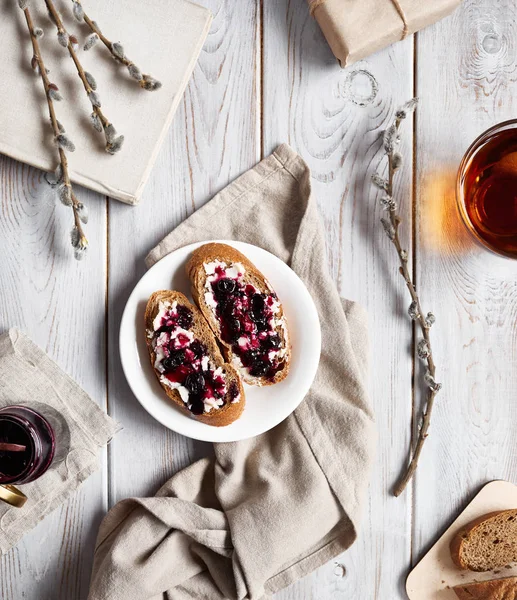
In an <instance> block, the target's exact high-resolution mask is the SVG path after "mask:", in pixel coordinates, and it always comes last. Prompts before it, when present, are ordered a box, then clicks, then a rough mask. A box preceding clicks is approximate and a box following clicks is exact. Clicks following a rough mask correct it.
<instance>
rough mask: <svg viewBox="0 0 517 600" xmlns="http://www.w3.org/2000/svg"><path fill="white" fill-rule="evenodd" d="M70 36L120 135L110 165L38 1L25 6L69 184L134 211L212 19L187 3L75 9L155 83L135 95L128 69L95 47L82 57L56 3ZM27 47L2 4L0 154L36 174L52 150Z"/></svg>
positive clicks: (52, 160) (127, 2) (169, 0)
mask: <svg viewBox="0 0 517 600" xmlns="http://www.w3.org/2000/svg"><path fill="white" fill-rule="evenodd" d="M55 4H56V7H57V8H58V9H59V10H60V11H61V13H62V16H63V20H64V22H65V25H66V26H67V28H68V31H69V33H70V34H71V35H75V36H76V37H77V38H78V39H79V43H80V50H79V57H80V59H81V62H82V64H83V67H84V69H85V70H86V71H89V72H90V73H91V74H92V75H93V76H94V77H95V79H96V80H97V85H98V88H97V91H98V93H99V95H100V98H101V101H102V110H103V111H104V113H105V115H106V117H107V118H108V119H109V120H110V121H111V122H112V123H113V124H114V125H115V127H116V129H117V132H118V133H120V134H123V135H124V136H125V142H124V147H123V149H122V150H121V152H119V153H118V154H116V155H115V156H111V155H109V154H107V153H106V152H105V150H104V145H105V142H104V136H103V134H100V133H98V132H96V131H95V130H94V129H93V127H92V126H91V124H90V122H89V115H90V113H91V112H92V111H91V104H90V102H89V100H88V98H87V97H86V94H85V92H84V88H83V87H82V84H81V81H80V80H79V77H78V76H77V72H76V70H75V67H74V64H73V62H72V59H71V58H70V56H69V54H68V50H67V49H66V48H63V47H61V46H60V45H59V44H58V43H57V38H56V29H55V26H54V25H53V24H52V23H51V21H50V19H49V17H48V15H47V13H46V11H45V8H44V6H45V3H44V2H43V0H31V3H30V6H31V11H32V14H33V17H34V22H35V25H36V26H39V27H41V28H43V29H44V31H45V36H44V38H43V39H42V40H40V45H41V51H42V54H43V58H44V61H45V63H46V66H47V67H48V68H50V70H51V73H50V75H49V77H50V80H51V81H52V82H55V83H56V84H57V85H58V87H59V90H60V92H61V93H62V95H63V97H64V99H63V101H62V102H57V103H56V112H57V117H58V119H59V120H60V121H61V122H62V123H63V125H64V127H65V128H66V131H67V134H68V135H69V137H70V138H71V139H72V141H73V142H74V143H75V146H76V151H75V152H74V153H73V154H72V153H70V154H69V163H70V169H71V177H72V181H73V182H75V183H78V184H80V185H84V186H85V187H88V188H91V189H92V190H95V191H97V192H100V193H102V194H106V195H108V196H111V197H112V198H117V199H118V200H121V201H122V202H127V203H128V204H136V203H137V202H138V200H139V198H140V196H141V194H142V190H143V187H144V185H145V182H146V180H147V178H148V176H149V173H150V171H151V168H152V166H153V163H154V161H155V159H156V156H157V153H158V150H159V148H160V145H161V143H162V141H163V139H164V137H165V134H166V133H167V130H168V128H169V126H170V124H171V122H172V118H173V116H174V113H175V111H176V109H177V107H178V104H179V102H180V100H181V97H182V94H183V92H184V90H185V87H186V85H187V83H188V80H189V78H190V75H191V73H192V70H193V68H194V65H195V63H196V60H197V58H198V56H199V53H200V52H201V48H202V46H203V43H204V41H205V39H206V36H207V35H208V31H209V28H210V23H211V20H212V15H211V13H210V11H208V10H207V9H205V8H203V7H201V6H198V5H196V4H193V3H191V2H188V1H187V0H145V2H142V0H118V1H115V0H83V6H84V9H85V11H86V12H87V14H88V15H89V16H90V17H91V18H92V19H93V20H95V21H97V23H98V25H99V27H100V28H101V30H102V32H103V33H104V34H105V35H106V36H107V37H108V38H109V39H111V40H112V41H113V42H117V41H120V42H121V43H122V45H123V46H124V49H125V52H126V55H127V56H128V57H129V58H130V59H131V60H132V61H133V62H134V63H135V64H136V65H137V66H138V67H140V69H141V70H142V72H144V73H149V74H151V75H152V76H153V77H155V78H156V79H159V80H160V81H161V82H162V84H163V87H162V88H161V89H160V90H158V91H155V92H147V91H144V90H142V89H141V88H140V86H139V84H138V82H137V81H135V80H133V79H130V77H129V74H128V72H127V69H126V68H125V67H123V66H122V65H119V64H118V63H117V62H115V61H114V60H113V59H112V58H111V56H110V54H109V52H108V50H107V49H106V48H105V46H104V45H103V44H101V43H100V42H99V43H97V45H96V46H94V47H93V48H92V49H91V50H89V51H88V52H84V51H83V49H82V46H83V42H84V40H85V38H86V37H87V35H88V34H89V33H90V32H89V29H88V27H87V26H86V25H85V24H84V23H79V22H77V21H76V20H75V19H74V18H73V16H72V12H71V8H72V2H71V1H70V0H55ZM32 54H33V53H32V46H31V42H30V38H29V36H28V31H27V26H26V23H25V18H24V14H23V12H22V11H21V10H20V9H19V8H18V4H17V2H16V0H12V1H9V2H3V3H2V35H1V36H0V57H1V58H2V69H1V72H2V84H1V85H0V152H1V153H3V154H6V155H7V156H10V157H13V158H15V159H17V160H20V161H22V162H25V163H28V164H30V165H33V166H35V167H38V168H40V169H43V170H45V171H53V170H54V169H55V168H56V166H57V151H56V149H55V146H54V144H53V136H52V130H51V127H50V125H49V120H48V110H47V105H46V100H45V95H44V91H43V85H42V83H41V79H40V77H39V76H37V75H36V74H35V73H34V72H33V70H32V69H31V66H30V62H31V58H32Z"/></svg>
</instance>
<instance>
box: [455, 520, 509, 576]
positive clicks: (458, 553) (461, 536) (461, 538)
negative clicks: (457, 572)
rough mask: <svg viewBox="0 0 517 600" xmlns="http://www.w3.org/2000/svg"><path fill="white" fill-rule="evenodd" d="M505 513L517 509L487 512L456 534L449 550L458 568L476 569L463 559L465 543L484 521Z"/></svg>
mask: <svg viewBox="0 0 517 600" xmlns="http://www.w3.org/2000/svg"><path fill="white" fill-rule="evenodd" d="M504 513H508V514H510V513H514V514H517V510H516V509H508V510H495V511H493V512H489V513H486V514H484V515H481V516H480V517H478V518H477V519H474V520H473V521H471V522H470V523H467V525H465V526H464V527H462V528H461V529H460V530H459V531H458V532H457V533H456V535H455V536H454V537H453V538H452V540H451V543H450V545H449V550H450V553H451V558H452V561H453V562H454V564H455V565H456V566H457V567H458V568H460V569H462V570H471V571H473V570H474V569H471V568H470V567H469V565H468V564H467V563H465V562H464V561H463V560H462V554H463V553H462V550H463V546H464V544H465V543H466V542H467V541H468V538H469V536H470V535H471V534H472V533H473V532H474V531H475V529H476V528H477V527H479V526H480V525H483V524H484V523H486V521H488V520H490V519H492V518H494V517H497V516H499V515H502V514H504Z"/></svg>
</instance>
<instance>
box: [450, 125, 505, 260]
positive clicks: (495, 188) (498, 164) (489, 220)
mask: <svg viewBox="0 0 517 600" xmlns="http://www.w3.org/2000/svg"><path fill="white" fill-rule="evenodd" d="M458 200H459V202H460V208H461V209H462V213H463V217H464V219H465V221H466V223H467V226H468V227H469V229H471V230H472V232H473V233H474V234H475V235H476V237H477V238H478V239H479V241H481V242H482V243H484V244H485V245H486V246H488V247H489V248H490V249H492V250H493V251H495V252H497V253H499V254H503V255H506V256H511V257H515V258H517V123H514V122H512V123H506V124H502V125H499V126H496V127H494V128H492V129H490V130H489V131H487V132H486V133H485V134H483V135H482V136H481V137H480V138H479V139H478V140H477V141H476V142H475V143H474V144H473V145H472V147H471V148H470V149H469V151H468V152H467V155H466V156H465V159H464V161H463V163H462V166H461V168H460V174H459V179H458ZM461 205H462V206H461Z"/></svg>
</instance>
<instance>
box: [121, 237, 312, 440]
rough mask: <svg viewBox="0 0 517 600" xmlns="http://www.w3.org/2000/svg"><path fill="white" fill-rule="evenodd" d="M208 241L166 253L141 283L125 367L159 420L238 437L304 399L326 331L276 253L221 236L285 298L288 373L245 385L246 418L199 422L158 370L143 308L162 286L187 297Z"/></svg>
mask: <svg viewBox="0 0 517 600" xmlns="http://www.w3.org/2000/svg"><path fill="white" fill-rule="evenodd" d="M205 243H207V242H200V243H195V244H190V245H189V246H185V247H184V248H180V249H179V250H176V251H175V252H172V253H171V254H169V255H167V256H165V257H164V258H162V259H161V260H160V261H159V262H157V263H156V264H155V265H154V266H153V267H152V268H151V269H149V271H147V273H146V274H145V275H144V276H143V277H142V279H140V281H139V282H138V283H137V284H136V287H135V289H134V290H133V292H132V293H131V296H130V297H129V300H128V301H127V304H126V308H125V309H124V314H123V315H122V321H121V324H120V357H121V360H122V368H123V370H124V374H125V376H126V379H127V381H128V383H129V386H130V387H131V389H132V391H133V393H134V394H135V396H136V397H137V398H138V400H139V402H140V404H141V405H142V406H143V407H144V408H145V409H146V410H147V411H148V412H149V413H150V414H151V415H152V416H153V417H154V418H155V419H156V420H157V421H159V422H160V423H162V424H163V425H165V427H168V428H169V429H172V430H174V431H177V432H178V433H181V434H182V435H185V436H187V437H190V438H194V439H196V440H203V441H207V442H234V441H237V440H243V439H246V438H250V437H253V436H255V435H258V434H260V433H264V431H268V430H269V429H271V428H272V427H274V426H275V425H278V423H280V422H281V421H283V420H284V419H285V418H286V417H288V416H289V415H290V414H291V413H292V412H293V410H294V409H295V408H296V407H297V406H298V404H300V402H301V401H302V400H303V398H304V396H305V395H306V394H307V392H308V391H309V388H310V386H311V384H312V381H313V379H314V377H315V375H316V371H317V369H318V363H319V359H320V350H321V331H320V323H319V319H318V313H317V310H316V307H315V305H314V302H313V300H312V298H311V296H310V294H309V292H308V291H307V288H306V287H305V285H304V284H303V282H302V281H301V279H300V278H299V277H298V276H297V275H296V274H295V273H294V271H292V270H291V269H290V268H289V267H288V266H287V265H286V264H285V263H283V262H282V261H281V260H280V259H278V258H277V257H276V256H274V255H273V254H270V253H269V252H266V251H265V250H262V248H257V247H256V246H252V245H250V244H245V243H243V242H230V241H221V243H224V244H228V245H230V246H233V247H234V248H237V250H240V252H242V253H243V254H245V255H246V256H247V257H248V258H249V260H251V262H253V263H254V264H255V266H256V267H257V268H258V269H259V270H260V271H261V272H262V273H263V274H264V275H265V277H267V279H269V281H270V283H271V285H272V286H273V289H274V290H275V292H276V293H277V295H278V297H279V299H280V301H281V302H282V305H283V308H284V313H285V315H286V318H287V324H288V328H289V333H290V336H291V343H292V355H291V369H290V371H289V375H288V376H287V377H286V379H284V381H281V382H280V383H277V384H275V385H273V386H267V387H262V388H260V387H257V386H249V385H246V384H245V385H244V388H245V393H246V405H245V408H244V412H243V413H242V415H241V417H240V418H239V419H237V421H234V422H233V423H232V424H231V425H227V426H226V427H214V426H212V425H206V424H205V423H200V422H199V421H197V420H195V419H194V418H192V417H190V416H189V415H188V414H187V413H186V412H183V411H182V410H181V409H180V408H179V407H177V406H176V405H175V404H173V403H172V402H171V401H170V400H169V398H168V397H167V395H166V394H165V392H164V391H163V389H162V387H161V386H160V384H159V383H158V379H157V378H156V375H155V373H154V370H153V368H152V366H151V362H150V360H149V354H148V350H147V345H146V341H145V325H144V313H145V306H146V304H147V300H148V299H149V296H150V295H151V294H152V293H153V292H156V291H157V290H176V291H178V292H182V293H183V294H185V295H186V296H187V297H188V298H190V299H191V298H192V296H191V293H190V282H189V280H188V278H187V275H186V273H185V264H186V262H187V260H188V259H189V257H190V255H191V254H192V252H193V251H194V250H195V249H196V248H198V247H199V246H202V245H203V244H205Z"/></svg>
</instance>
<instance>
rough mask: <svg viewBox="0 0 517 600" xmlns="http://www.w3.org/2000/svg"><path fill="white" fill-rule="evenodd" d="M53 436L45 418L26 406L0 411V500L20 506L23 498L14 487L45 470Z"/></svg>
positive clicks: (24, 500) (39, 475)
mask: <svg viewBox="0 0 517 600" xmlns="http://www.w3.org/2000/svg"><path fill="white" fill-rule="evenodd" d="M54 453H55V437H54V432H53V430H52V427H51V426H50V423H49V422H48V421H47V419H46V418H45V417H44V416H43V415H42V414H40V413H39V412H36V411H35V410H32V409H31V408H29V407H27V406H18V405H15V406H6V407H4V408H2V409H0V500H3V501H4V502H7V503H8V504H11V505H12V506H17V507H21V506H23V505H24V504H25V502H26V500H27V497H26V496H25V494H23V492H21V491H20V490H19V489H17V488H16V487H15V485H16V484H24V483H30V482H31V481H34V480H35V479H38V477H41V475H43V473H45V472H46V471H47V469H48V468H49V467H50V464H51V463H52V459H53V458H54Z"/></svg>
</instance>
